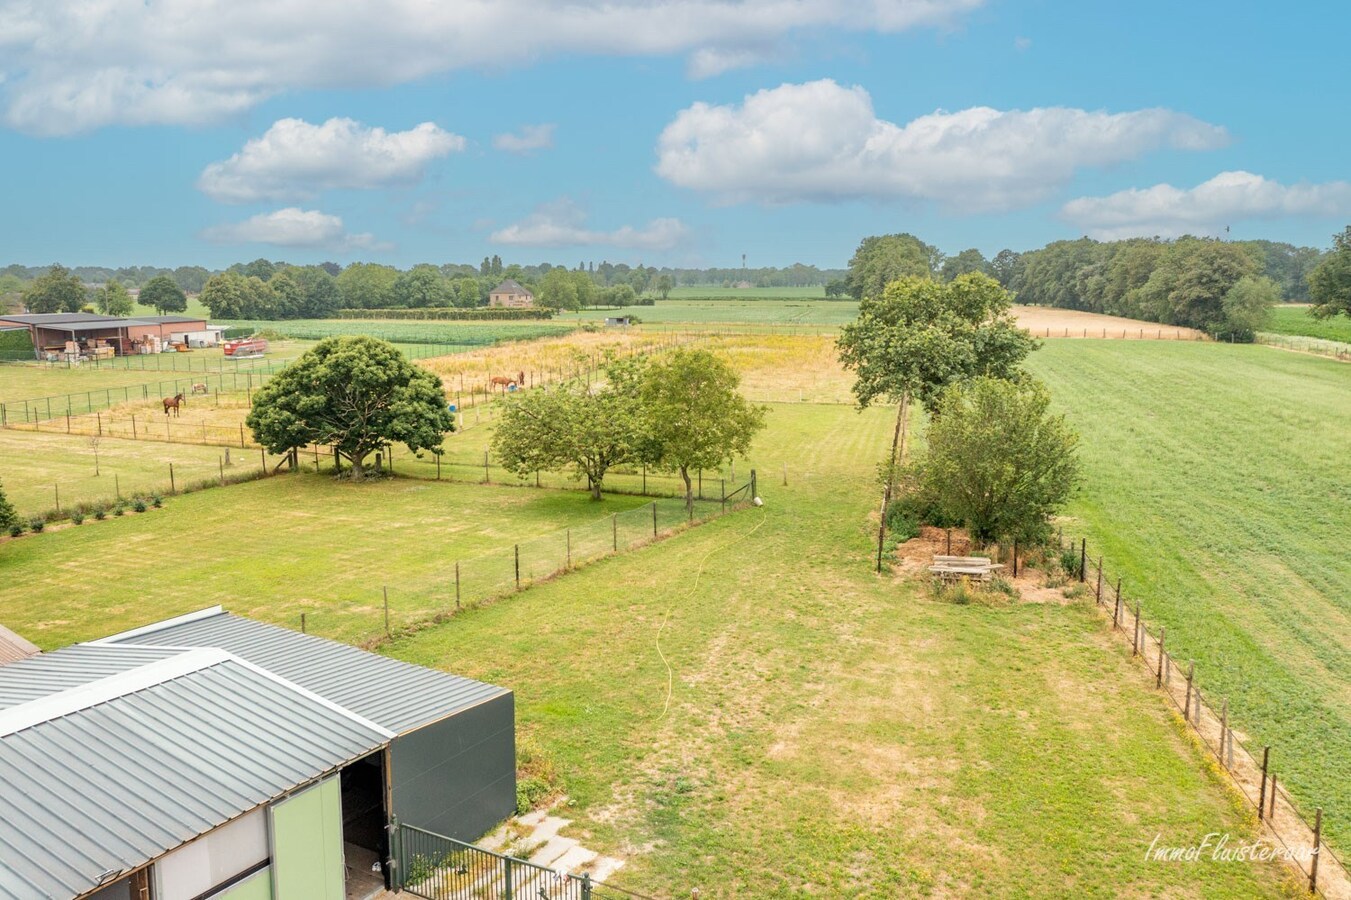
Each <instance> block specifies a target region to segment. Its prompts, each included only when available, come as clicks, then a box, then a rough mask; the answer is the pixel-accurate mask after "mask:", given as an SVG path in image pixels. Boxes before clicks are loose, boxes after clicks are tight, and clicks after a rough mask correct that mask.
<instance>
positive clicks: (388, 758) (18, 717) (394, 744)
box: [0, 608, 516, 900]
mask: <svg viewBox="0 0 1351 900" xmlns="http://www.w3.org/2000/svg"><path fill="white" fill-rule="evenodd" d="M515 790H516V788H515V734H514V698H513V696H512V694H511V692H510V691H507V690H505V689H503V688H498V687H494V686H492V685H487V684H483V683H482V682H477V681H472V680H470V679H466V678H460V677H458V676H454V675H449V674H446V673H443V672H437V671H434V670H431V669H425V668H422V667H419V666H412V665H409V664H407V663H401V662H398V661H396V660H391V659H387V658H385V657H381V656H377V655H375V654H371V653H366V652H364V651H361V650H357V649H356V648H353V647H349V646H346V645H342V644H337V643H334V642H332V641H327V640H324V639H322V638H317V637H313V636H309V635H303V634H297V633H295V632H291V631H288V630H286V629H283V628H277V627H275V626H271V625H264V624H262V623H259V622H254V621H251V620H249V619H244V618H240V617H238V616H232V615H229V614H227V613H225V612H224V611H222V610H221V609H219V608H213V609H210V610H204V611H202V612H200V613H194V614H191V615H188V616H183V617H180V618H178V619H171V620H169V621H167V622H163V623H159V624H157V625H152V626H148V627H146V628H142V629H137V630H135V631H131V632H127V633H124V634H121V635H114V636H113V637H111V638H105V639H103V640H101V641H96V642H93V643H90V644H80V645H76V646H73V647H67V648H65V649H62V650H57V651H54V652H51V653H44V654H39V655H37V656H33V657H31V658H28V659H23V660H19V661H16V662H13V663H10V664H8V665H4V666H0V795H3V796H4V797H5V801H6V802H5V803H3V804H0V900H35V898H97V900H132V898H136V900H139V898H140V897H142V896H153V897H154V898H155V900H197V898H207V897H212V898H217V897H219V898H231V900H256V898H272V900H291V898H297V900H300V898H306V900H308V898H321V900H322V898H329V897H333V898H342V897H353V896H356V897H361V896H367V894H366V893H363V890H367V891H368V892H369V893H370V894H374V893H378V892H379V891H381V890H383V889H384V887H385V886H386V873H387V871H388V850H389V848H388V832H387V826H388V825H389V824H390V823H391V822H392V821H394V820H395V819H396V818H397V820H398V821H400V822H404V823H407V824H411V825H416V826H418V827H421V828H426V829H428V830H432V831H437V832H439V833H442V834H448V835H450V836H453V837H459V838H462V839H473V838H477V837H478V836H479V835H481V834H482V833H483V832H484V831H486V830H487V829H488V828H489V827H491V826H492V825H493V824H495V823H496V822H498V821H500V820H501V819H503V818H505V817H506V816H508V815H510V814H511V812H512V811H513V809H514V806H515ZM142 890H145V891H149V892H150V893H144V894H143V893H142Z"/></svg>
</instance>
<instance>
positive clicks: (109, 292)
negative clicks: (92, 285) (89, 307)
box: [98, 278, 135, 316]
mask: <svg viewBox="0 0 1351 900" xmlns="http://www.w3.org/2000/svg"><path fill="white" fill-rule="evenodd" d="M133 309H135V304H134V303H133V302H132V299H131V294H129V293H127V289H126V288H124V287H122V282H120V281H118V280H117V279H116V278H114V279H113V280H112V281H109V282H108V283H107V284H105V285H104V286H103V289H102V290H101V291H99V292H98V310H99V312H101V313H103V314H104V315H105V316H129V315H131V313H132V310H133Z"/></svg>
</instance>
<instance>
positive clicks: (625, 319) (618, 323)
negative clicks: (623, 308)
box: [605, 316, 633, 328]
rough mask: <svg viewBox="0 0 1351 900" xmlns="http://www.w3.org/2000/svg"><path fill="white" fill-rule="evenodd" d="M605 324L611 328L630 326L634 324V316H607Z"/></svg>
mask: <svg viewBox="0 0 1351 900" xmlns="http://www.w3.org/2000/svg"><path fill="white" fill-rule="evenodd" d="M605 324H606V326H607V327H610V328H628V327H629V326H630V325H632V324H633V317H632V316H606V317H605Z"/></svg>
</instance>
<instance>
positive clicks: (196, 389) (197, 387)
mask: <svg viewBox="0 0 1351 900" xmlns="http://www.w3.org/2000/svg"><path fill="white" fill-rule="evenodd" d="M192 392H193V393H194V394H205V393H208V391H207V387H206V384H205V383H204V382H201V381H199V382H197V383H196V384H194V385H193V386H192Z"/></svg>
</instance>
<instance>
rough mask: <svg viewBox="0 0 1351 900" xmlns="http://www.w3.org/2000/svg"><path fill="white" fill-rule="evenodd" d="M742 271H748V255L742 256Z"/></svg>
mask: <svg viewBox="0 0 1351 900" xmlns="http://www.w3.org/2000/svg"><path fill="white" fill-rule="evenodd" d="M741 271H743V272H744V271H746V254H744V253H743V254H741Z"/></svg>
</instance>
